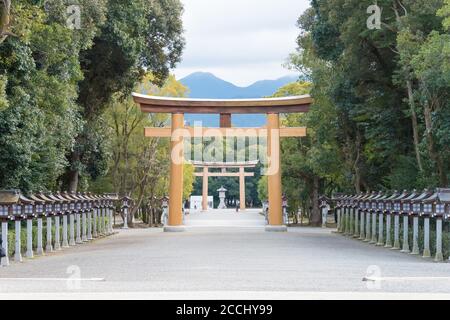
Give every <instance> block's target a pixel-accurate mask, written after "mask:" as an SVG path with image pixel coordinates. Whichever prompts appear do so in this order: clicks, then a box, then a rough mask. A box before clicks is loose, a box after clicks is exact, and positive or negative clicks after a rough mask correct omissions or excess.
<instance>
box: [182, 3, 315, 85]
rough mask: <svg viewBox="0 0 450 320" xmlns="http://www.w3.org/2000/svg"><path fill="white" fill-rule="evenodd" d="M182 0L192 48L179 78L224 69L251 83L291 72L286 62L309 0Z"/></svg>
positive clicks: (228, 76) (239, 81) (228, 77)
mask: <svg viewBox="0 0 450 320" xmlns="http://www.w3.org/2000/svg"><path fill="white" fill-rule="evenodd" d="M182 1H183V3H184V6H185V13H184V17H183V21H184V27H185V29H186V40H187V46H186V49H185V52H184V56H183V61H182V62H181V63H180V64H179V66H178V67H177V69H176V70H175V74H176V75H177V77H179V78H180V77H183V76H185V75H187V74H189V72H193V71H208V72H213V73H215V72H220V74H217V73H216V75H217V76H219V77H226V78H224V79H225V80H228V81H231V82H233V83H235V84H238V85H248V84H250V83H252V82H255V81H257V80H261V79H270V78H277V77H281V76H283V75H286V74H290V73H291V72H289V71H288V70H286V69H284V68H283V67H282V64H283V62H284V61H285V59H286V58H287V56H288V55H289V53H291V52H293V51H294V50H295V48H296V41H295V40H296V38H297V36H298V34H299V30H298V28H297V27H296V21H297V19H298V17H299V16H300V15H301V14H302V13H303V12H304V11H305V10H306V9H307V8H308V6H309V1H308V0H277V1H274V0H241V1H238V0H209V1H205V0H182ZM214 70H215V72H214Z"/></svg>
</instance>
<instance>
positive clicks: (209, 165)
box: [192, 161, 259, 211]
mask: <svg viewBox="0 0 450 320" xmlns="http://www.w3.org/2000/svg"><path fill="white" fill-rule="evenodd" d="M258 162H259V161H247V162H220V163H218V162H200V161H193V162H192V164H193V165H194V167H195V168H201V169H203V172H196V173H195V176H196V177H202V178H203V192H202V210H203V211H206V210H208V178H209V177H239V206H240V208H241V210H245V209H246V206H245V178H246V177H253V176H255V173H254V172H245V168H255V167H256V166H257V164H258ZM209 169H221V172H210V171H209ZM227 169H239V172H228V171H227Z"/></svg>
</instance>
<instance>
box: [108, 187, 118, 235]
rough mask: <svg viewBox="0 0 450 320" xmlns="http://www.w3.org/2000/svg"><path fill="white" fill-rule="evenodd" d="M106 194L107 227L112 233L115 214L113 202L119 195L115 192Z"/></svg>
mask: <svg viewBox="0 0 450 320" xmlns="http://www.w3.org/2000/svg"><path fill="white" fill-rule="evenodd" d="M106 196H107V197H108V218H109V224H108V229H109V233H110V234H112V233H113V232H114V230H113V219H114V216H115V215H114V213H115V209H116V205H115V203H116V202H117V201H118V200H119V195H118V194H117V193H108V194H107V195H106Z"/></svg>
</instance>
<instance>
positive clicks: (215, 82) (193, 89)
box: [180, 72, 298, 99]
mask: <svg viewBox="0 0 450 320" xmlns="http://www.w3.org/2000/svg"><path fill="white" fill-rule="evenodd" d="M297 79H298V77H295V76H286V77H282V78H279V79H276V80H261V81H257V82H255V83H253V84H252V85H250V86H247V87H239V86H236V85H234V84H233V83H231V82H228V81H225V80H222V79H220V78H218V77H216V76H215V75H214V74H212V73H209V72H195V73H192V74H190V75H188V76H187V77H184V78H183V79H181V80H180V82H181V83H182V84H183V85H185V86H186V87H188V88H189V97H190V98H205V99H246V98H262V97H265V96H270V95H272V94H274V93H275V92H276V91H277V90H278V89H279V88H280V87H282V86H284V85H286V84H288V83H291V82H294V81H296V80H297Z"/></svg>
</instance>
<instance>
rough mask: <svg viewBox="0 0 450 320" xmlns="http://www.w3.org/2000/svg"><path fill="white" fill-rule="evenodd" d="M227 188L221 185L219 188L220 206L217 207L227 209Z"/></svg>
mask: <svg viewBox="0 0 450 320" xmlns="http://www.w3.org/2000/svg"><path fill="white" fill-rule="evenodd" d="M227 191H228V190H227V189H225V188H224V187H223V186H222V187H220V188H219V189H217V192H218V193H219V200H220V202H219V206H218V207H217V209H226V208H227V205H226V203H225V198H226V193H227Z"/></svg>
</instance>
